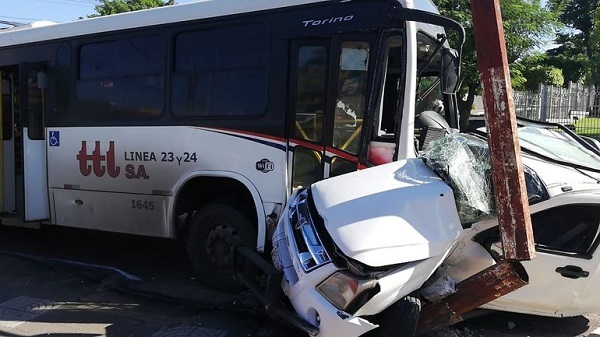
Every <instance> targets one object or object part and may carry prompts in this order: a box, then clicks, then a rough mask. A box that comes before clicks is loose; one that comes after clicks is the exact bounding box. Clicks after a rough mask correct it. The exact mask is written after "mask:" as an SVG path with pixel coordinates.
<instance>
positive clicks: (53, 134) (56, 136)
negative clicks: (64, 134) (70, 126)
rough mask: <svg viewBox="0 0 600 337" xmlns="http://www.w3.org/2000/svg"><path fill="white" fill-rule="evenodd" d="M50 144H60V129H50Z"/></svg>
mask: <svg viewBox="0 0 600 337" xmlns="http://www.w3.org/2000/svg"><path fill="white" fill-rule="evenodd" d="M48 144H49V145H50V146H60V131H50V136H49V137H48Z"/></svg>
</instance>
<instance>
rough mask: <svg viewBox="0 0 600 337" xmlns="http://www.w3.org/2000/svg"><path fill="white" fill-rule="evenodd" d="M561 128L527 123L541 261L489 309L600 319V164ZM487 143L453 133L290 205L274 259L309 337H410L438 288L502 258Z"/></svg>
mask: <svg viewBox="0 0 600 337" xmlns="http://www.w3.org/2000/svg"><path fill="white" fill-rule="evenodd" d="M556 127H557V126H552V125H544V124H539V123H537V124H536V123H526V122H522V121H521V124H520V128H519V129H518V130H519V139H520V143H521V147H522V152H523V153H522V154H523V156H522V158H523V164H524V166H525V170H524V171H525V180H526V184H527V192H528V197H529V202H530V205H531V218H532V224H533V229H534V236H535V242H536V250H537V254H536V255H537V257H536V258H535V259H534V260H532V261H528V262H524V263H523V265H524V267H525V269H526V271H527V273H528V275H529V284H528V285H526V286H524V287H523V288H521V289H519V290H517V291H515V292H513V293H510V294H508V295H506V296H504V297H501V298H498V299H496V300H494V301H492V302H489V303H488V304H486V305H484V306H483V308H488V309H495V310H505V311H514V312H521V313H529V314H536V315H547V316H559V317H560V316H572V315H579V314H584V313H589V312H594V311H598V310H600V289H598V287H597V284H598V281H599V278H600V275H599V274H600V272H599V271H598V269H599V268H600V256H599V254H598V253H597V252H596V249H597V246H598V243H599V241H600V237H599V224H600V156H599V155H598V152H597V151H596V150H594V147H593V146H591V145H590V144H589V143H587V142H585V141H583V140H582V139H581V138H579V137H577V136H575V135H573V134H572V133H570V132H568V130H566V129H564V128H563V129H561V130H558V131H557V130H555V128H556ZM484 136H485V134H484V133H482V134H480V135H477V134H471V135H464V134H452V133H450V134H448V135H447V136H446V137H445V138H443V139H441V140H439V141H436V143H434V144H433V145H432V146H430V147H429V150H427V151H425V153H424V155H423V157H422V158H414V159H408V160H401V161H397V162H392V163H389V164H385V165H382V166H378V167H373V168H369V169H366V170H363V171H358V172H354V173H350V174H346V175H342V176H339V177H335V178H330V179H327V180H324V181H321V182H317V183H315V184H313V185H312V186H311V187H310V188H308V189H305V190H303V191H300V192H299V193H297V194H296V195H295V196H294V197H293V198H292V200H291V202H290V203H289V204H288V206H287V209H286V210H285V212H284V214H282V216H281V220H280V222H279V225H278V227H277V231H276V233H275V235H274V237H273V245H274V249H273V254H272V258H273V264H274V265H275V267H276V268H278V269H279V270H281V271H283V273H284V280H283V290H284V293H285V295H286V297H287V298H288V299H289V302H290V303H291V305H292V306H293V309H294V310H295V312H296V314H297V315H298V316H299V317H300V319H301V320H304V321H305V322H306V323H308V326H309V327H311V328H310V329H306V328H305V331H307V332H309V333H311V334H318V335H319V336H360V335H362V334H364V333H366V332H368V331H372V332H371V333H373V334H375V335H379V336H387V335H391V334H394V335H398V336H412V335H413V334H414V333H415V329H416V325H417V321H418V314H419V309H420V307H421V304H426V303H427V302H428V300H427V299H426V297H424V296H423V293H425V292H427V290H429V289H428V286H429V284H431V282H432V281H434V280H436V279H439V278H444V279H445V280H447V281H448V282H450V283H452V282H459V281H461V280H464V279H466V278H468V277H470V276H472V275H474V274H475V273H477V272H479V271H481V270H484V269H486V268H488V267H490V266H492V265H494V264H495V263H497V261H499V260H500V259H502V258H503V257H502V255H503V252H502V244H501V240H500V236H499V229H498V226H497V221H496V220H495V218H494V202H493V193H492V192H491V188H490V187H489V186H487V184H486V182H487V181H489V179H488V177H489V174H490V172H489V171H490V170H489V162H488V163H486V159H485V158H486V151H487V143H486V139H485V137H484ZM436 146H437V147H436ZM428 280H429V281H428Z"/></svg>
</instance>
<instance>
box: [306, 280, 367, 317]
mask: <svg viewBox="0 0 600 337" xmlns="http://www.w3.org/2000/svg"><path fill="white" fill-rule="evenodd" d="M376 285H377V283H376V282H375V280H371V279H367V280H361V279H357V278H355V277H353V276H350V275H346V274H344V273H341V272H337V273H335V274H333V275H331V276H330V277H329V278H328V279H327V280H325V281H324V282H323V283H321V284H319V286H317V291H318V292H319V293H321V295H323V297H325V298H326V299H327V300H328V301H329V302H331V304H333V305H334V306H335V307H336V308H338V309H340V310H344V311H348V312H349V311H351V310H348V309H349V307H350V306H352V307H354V306H353V305H352V304H353V303H354V302H355V301H356V299H358V298H360V297H362V296H361V295H363V294H364V293H365V292H366V291H368V290H371V289H373V288H375V286H376ZM356 309H358V308H356Z"/></svg>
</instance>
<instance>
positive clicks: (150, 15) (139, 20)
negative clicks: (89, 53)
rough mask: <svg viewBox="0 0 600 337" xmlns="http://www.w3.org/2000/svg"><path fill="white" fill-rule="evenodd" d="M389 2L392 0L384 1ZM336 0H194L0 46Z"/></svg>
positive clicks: (61, 26) (0, 36)
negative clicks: (194, 0) (195, 0)
mask: <svg viewBox="0 0 600 337" xmlns="http://www.w3.org/2000/svg"><path fill="white" fill-rule="evenodd" d="M387 1H390V2H393V1H394V0H387ZM396 1H398V3H400V5H401V6H403V7H405V8H407V7H408V8H415V9H420V10H425V11H428V12H433V13H439V12H438V10H437V8H436V7H435V5H434V4H433V2H431V0H412V1H411V0H396ZM319 2H339V0H251V1H241V0H198V1H197V2H192V3H187V4H179V5H173V6H164V7H158V8H151V9H145V10H139V11H134V12H127V13H120V14H114V15H107V16H99V17H95V18H87V19H81V20H77V21H71V22H65V23H57V24H55V23H53V22H50V21H41V22H34V23H30V24H26V25H19V26H14V27H11V28H4V29H0V47H6V46H16V45H21V44H27V43H34V42H41V41H50V40H56V39H63V38H68V37H73V36H82V35H88V34H95V33H103V32H111V31H119V30H125V29H135V28H141V27H148V26H155V25H162V24H168V23H175V22H185V21H191V20H197V19H206V18H213V17H221V16H228V15H235V14H242V13H251V12H258V11H263V10H270V9H278V8H285V7H292V6H300V5H307V4H312V3H319Z"/></svg>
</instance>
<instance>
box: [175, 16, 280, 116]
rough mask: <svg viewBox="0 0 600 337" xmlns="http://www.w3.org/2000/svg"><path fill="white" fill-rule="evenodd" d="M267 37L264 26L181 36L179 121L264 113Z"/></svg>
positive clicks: (177, 54) (177, 85)
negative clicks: (183, 118) (181, 118)
mask: <svg viewBox="0 0 600 337" xmlns="http://www.w3.org/2000/svg"><path fill="white" fill-rule="evenodd" d="M267 37H268V32H267V28H266V26H264V25H262V24H252V25H244V26H237V27H232V28H220V29H214V30H202V31H192V32H185V33H181V34H179V35H178V36H177V38H176V40H175V73H174V74H173V79H172V82H171V93H172V97H171V111H172V113H173V114H174V115H176V116H181V117H202V116H256V115H260V114H262V113H263V112H264V111H265V108H266V103H267V102H266V98H267V52H268V39H267Z"/></svg>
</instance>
